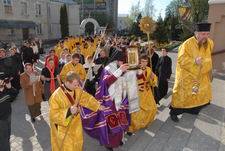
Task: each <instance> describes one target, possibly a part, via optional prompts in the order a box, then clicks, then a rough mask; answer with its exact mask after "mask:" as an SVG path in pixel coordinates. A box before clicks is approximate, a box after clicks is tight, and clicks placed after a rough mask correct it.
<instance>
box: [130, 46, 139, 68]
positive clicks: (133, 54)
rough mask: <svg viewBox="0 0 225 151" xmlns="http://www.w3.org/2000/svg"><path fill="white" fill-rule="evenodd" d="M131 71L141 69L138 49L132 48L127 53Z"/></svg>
mask: <svg viewBox="0 0 225 151" xmlns="http://www.w3.org/2000/svg"><path fill="white" fill-rule="evenodd" d="M127 59H128V65H129V70H136V69H139V57H138V47H136V46H131V47H129V48H128V51H127Z"/></svg>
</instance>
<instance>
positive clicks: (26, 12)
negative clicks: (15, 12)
mask: <svg viewBox="0 0 225 151" xmlns="http://www.w3.org/2000/svg"><path fill="white" fill-rule="evenodd" d="M23 4H25V5H23ZM20 5H21V15H22V16H27V15H28V4H27V2H24V1H22V2H21V3H20ZM23 6H26V8H24V7H23Z"/></svg>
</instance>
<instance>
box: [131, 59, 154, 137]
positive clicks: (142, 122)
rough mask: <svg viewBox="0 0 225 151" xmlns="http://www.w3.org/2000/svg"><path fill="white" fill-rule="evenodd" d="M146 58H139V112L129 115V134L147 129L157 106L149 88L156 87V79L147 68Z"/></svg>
mask: <svg viewBox="0 0 225 151" xmlns="http://www.w3.org/2000/svg"><path fill="white" fill-rule="evenodd" d="M147 64H148V56H145V55H144V56H142V57H141V68H142V70H140V71H138V72H139V74H138V89H139V91H138V93H139V94H138V95H139V105H140V110H139V111H138V112H134V113H131V125H130V127H129V130H128V131H129V132H132V133H133V132H135V131H137V130H139V129H141V128H145V127H147V126H148V125H149V124H150V123H151V122H152V121H153V120H154V118H155V115H156V111H157V106H156V103H155V100H154V96H153V94H152V91H151V86H153V87H155V86H156V85H157V77H156V75H155V74H154V73H153V72H152V70H151V68H149V67H147Z"/></svg>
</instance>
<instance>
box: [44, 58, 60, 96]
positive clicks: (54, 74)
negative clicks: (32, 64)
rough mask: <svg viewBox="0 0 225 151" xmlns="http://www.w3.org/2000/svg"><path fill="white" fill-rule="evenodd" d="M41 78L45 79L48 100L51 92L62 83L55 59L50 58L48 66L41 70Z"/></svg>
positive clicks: (45, 93)
mask: <svg viewBox="0 0 225 151" xmlns="http://www.w3.org/2000/svg"><path fill="white" fill-rule="evenodd" d="M41 80H42V81H44V96H45V100H48V99H49V98H50V96H51V94H52V93H53V92H54V91H55V90H56V89H57V87H58V85H59V84H61V82H60V79H59V72H58V69H57V67H55V64H54V59H52V58H49V59H48V60H47V63H46V66H45V67H44V68H43V69H42V71H41Z"/></svg>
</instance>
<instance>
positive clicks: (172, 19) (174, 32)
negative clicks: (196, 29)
mask: <svg viewBox="0 0 225 151" xmlns="http://www.w3.org/2000/svg"><path fill="white" fill-rule="evenodd" d="M180 25H181V24H180V23H179V17H178V16H174V15H173V14H167V15H166V16H165V19H164V28H166V31H167V34H168V38H169V39H170V40H179V39H180V34H181V33H182V30H181V28H178V27H179V26H180Z"/></svg>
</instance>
